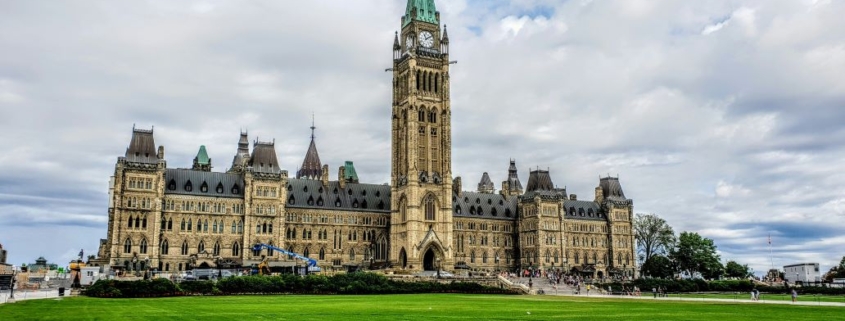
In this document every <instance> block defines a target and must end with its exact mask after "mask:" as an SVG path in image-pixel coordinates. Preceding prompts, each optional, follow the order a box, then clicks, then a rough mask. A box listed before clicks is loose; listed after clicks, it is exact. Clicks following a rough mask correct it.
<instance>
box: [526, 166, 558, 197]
mask: <svg viewBox="0 0 845 321" xmlns="http://www.w3.org/2000/svg"><path fill="white" fill-rule="evenodd" d="M554 189H555V184H554V183H552V177H551V176H549V171H547V170H545V171H544V170H542V169H536V170H533V171H531V174H529V175H528V188H526V189H525V191H526V192H533V191H538V190H540V191H551V190H554Z"/></svg>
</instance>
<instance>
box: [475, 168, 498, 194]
mask: <svg viewBox="0 0 845 321" xmlns="http://www.w3.org/2000/svg"><path fill="white" fill-rule="evenodd" d="M494 189H495V187H494V185H493V181H491V180H490V175H488V174H487V172H484V174H483V175H481V181H480V182H478V192H479V193H493V190H494Z"/></svg>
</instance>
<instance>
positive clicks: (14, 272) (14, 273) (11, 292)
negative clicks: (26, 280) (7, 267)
mask: <svg viewBox="0 0 845 321" xmlns="http://www.w3.org/2000/svg"><path fill="white" fill-rule="evenodd" d="M17 279H18V271H17V270H15V269H14V268H13V269H12V282H10V283H9V284H10V285H9V300H8V301H6V302H9V303H14V302H15V283H17Z"/></svg>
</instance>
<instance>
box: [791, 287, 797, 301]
mask: <svg viewBox="0 0 845 321" xmlns="http://www.w3.org/2000/svg"><path fill="white" fill-rule="evenodd" d="M797 299H798V292H796V291H795V289H792V302H795V300H797Z"/></svg>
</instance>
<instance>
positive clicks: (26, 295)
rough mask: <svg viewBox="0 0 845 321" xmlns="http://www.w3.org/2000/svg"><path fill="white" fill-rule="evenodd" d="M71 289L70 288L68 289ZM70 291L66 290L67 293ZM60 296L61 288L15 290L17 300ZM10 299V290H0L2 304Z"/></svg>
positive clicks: (0, 302)
mask: <svg viewBox="0 0 845 321" xmlns="http://www.w3.org/2000/svg"><path fill="white" fill-rule="evenodd" d="M68 290H70V289H68ZM68 294H69V293H68V292H67V291H66V292H65V295H68ZM58 297H59V290H56V289H51V290H38V291H20V290H18V291H15V301H21V300H33V299H50V298H58ZM7 301H9V291H8V290H4V291H2V292H0V304H5V303H7Z"/></svg>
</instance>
